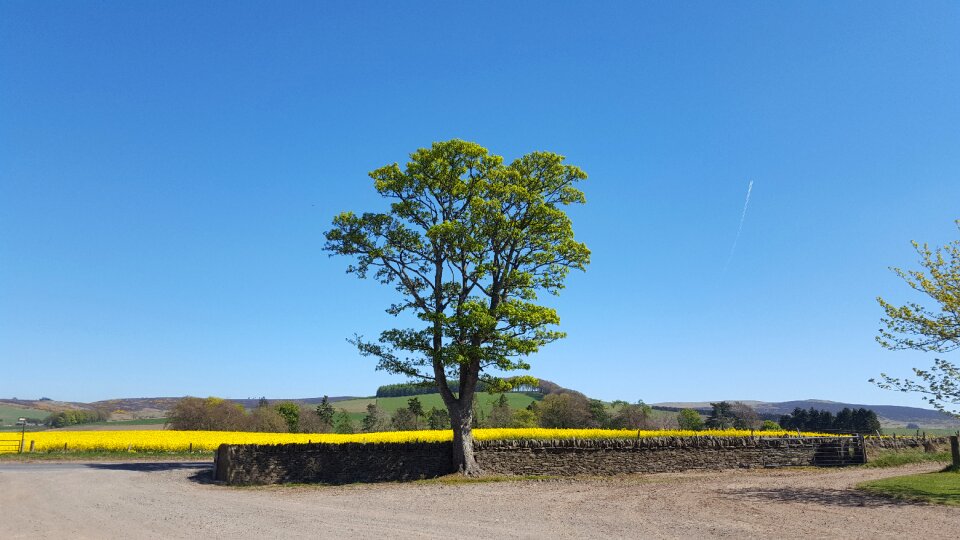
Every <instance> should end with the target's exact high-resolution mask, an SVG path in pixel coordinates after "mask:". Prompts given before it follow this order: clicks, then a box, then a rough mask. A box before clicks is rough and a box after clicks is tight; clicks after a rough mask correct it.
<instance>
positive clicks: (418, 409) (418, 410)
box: [407, 397, 426, 418]
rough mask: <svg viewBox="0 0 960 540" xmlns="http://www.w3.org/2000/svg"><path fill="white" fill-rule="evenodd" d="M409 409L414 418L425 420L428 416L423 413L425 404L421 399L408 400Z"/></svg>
mask: <svg viewBox="0 0 960 540" xmlns="http://www.w3.org/2000/svg"><path fill="white" fill-rule="evenodd" d="M407 408H408V409H410V412H411V413H413V416H415V417H417V418H423V417H424V416H426V413H424V412H423V404H422V403H420V398H415V397H414V398H410V399H408V400H407Z"/></svg>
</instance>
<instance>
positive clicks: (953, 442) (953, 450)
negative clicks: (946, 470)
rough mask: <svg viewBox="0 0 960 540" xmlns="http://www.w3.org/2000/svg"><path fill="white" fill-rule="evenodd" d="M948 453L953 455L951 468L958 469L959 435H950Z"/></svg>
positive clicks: (959, 458)
mask: <svg viewBox="0 0 960 540" xmlns="http://www.w3.org/2000/svg"><path fill="white" fill-rule="evenodd" d="M950 455H951V456H953V468H954V469H958V470H960V437H957V436H956V435H951V436H950Z"/></svg>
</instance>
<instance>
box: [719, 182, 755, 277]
mask: <svg viewBox="0 0 960 540" xmlns="http://www.w3.org/2000/svg"><path fill="white" fill-rule="evenodd" d="M751 191H753V180H751V181H750V184H749V185H748V186H747V200H746V201H744V202H743V213H742V214H740V226H739V227H737V236H736V237H735V238H734V239H733V246H731V247H730V255H728V256H727V262H726V263H724V265H723V269H724V271H726V269H727V266H729V264H730V260H731V259H733V252H734V251H736V249H737V241H738V240H740V233H741V232H742V231H743V220H745V219H747V206H748V205H749V204H750V192H751Z"/></svg>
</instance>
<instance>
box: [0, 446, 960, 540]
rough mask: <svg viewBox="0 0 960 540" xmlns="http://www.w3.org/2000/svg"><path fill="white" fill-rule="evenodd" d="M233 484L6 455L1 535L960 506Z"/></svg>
mask: <svg viewBox="0 0 960 540" xmlns="http://www.w3.org/2000/svg"><path fill="white" fill-rule="evenodd" d="M938 467H939V466H937V465H916V466H909V467H903V468H899V469H860V468H847V469H833V470H823V469H820V470H814V469H804V470H789V471H787V470H779V471H725V472H691V473H676V474H658V475H637V476H622V477H616V478H577V479H571V480H548V481H511V482H494V483H471V484H462V483H461V484H443V483H413V484H377V485H351V486H342V487H329V486H297V487H289V486H286V487H279V486H270V487H256V488H233V487H226V486H220V485H215V484H212V483H210V482H209V480H208V478H209V475H210V473H209V471H210V469H209V464H197V463H122V464H108V463H89V464H84V463H6V464H0V508H2V509H3V518H2V519H3V527H2V528H3V531H4V537H6V538H9V537H10V536H11V533H12V537H13V538H203V537H215V538H233V537H247V538H342V537H357V538H377V537H380V538H382V537H388V538H407V537H421V538H441V537H459V538H468V537H481V538H489V537H499V538H548V537H549V538H612V537H633V538H744V537H750V538H757V537H768V538H841V537H842V538H846V539H850V538H899V539H903V538H923V539H935V538H956V531H957V530H960V508H956V507H944V506H932V505H921V504H907V503H899V502H895V501H891V500H887V499H882V498H877V497H872V496H869V495H866V494H863V493H860V492H857V491H854V490H852V489H851V488H852V486H853V485H854V484H856V483H857V482H861V481H864V480H869V479H875V478H882V477H887V476H895V475H900V474H909V473H915V472H921V471H930V470H935V469H937V468H938Z"/></svg>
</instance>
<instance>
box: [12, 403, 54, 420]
mask: <svg viewBox="0 0 960 540" xmlns="http://www.w3.org/2000/svg"><path fill="white" fill-rule="evenodd" d="M48 416H50V412H49V411H41V410H40V409H24V408H22V407H13V406H11V405H7V404H6V403H0V426H15V424H16V423H17V418H38V419H40V420H42V419H44V418H46V417H48Z"/></svg>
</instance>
